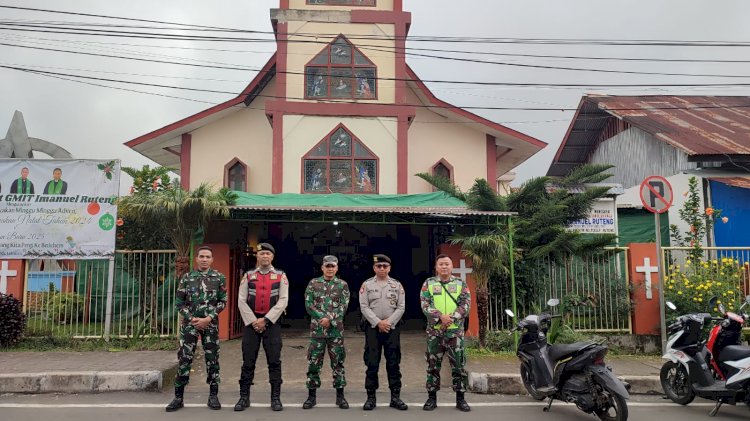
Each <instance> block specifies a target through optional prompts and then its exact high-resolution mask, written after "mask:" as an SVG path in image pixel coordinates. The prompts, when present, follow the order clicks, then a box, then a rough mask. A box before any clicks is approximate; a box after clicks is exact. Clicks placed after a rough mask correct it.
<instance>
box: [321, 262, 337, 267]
mask: <svg viewBox="0 0 750 421" xmlns="http://www.w3.org/2000/svg"><path fill="white" fill-rule="evenodd" d="M323 266H324V267H327V268H335V267H336V264H335V263H327V264H325V265H323Z"/></svg>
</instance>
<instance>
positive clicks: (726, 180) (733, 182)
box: [710, 177, 750, 189]
mask: <svg viewBox="0 0 750 421" xmlns="http://www.w3.org/2000/svg"><path fill="white" fill-rule="evenodd" d="M710 180H711V181H716V182H719V183H723V184H726V185H728V186H734V187H742V188H743V189H750V178H747V177H711V178H710Z"/></svg>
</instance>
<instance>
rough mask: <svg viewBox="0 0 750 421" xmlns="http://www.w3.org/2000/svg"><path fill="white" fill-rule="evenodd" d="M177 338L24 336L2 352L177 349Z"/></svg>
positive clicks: (1, 350) (1, 349)
mask: <svg viewBox="0 0 750 421" xmlns="http://www.w3.org/2000/svg"><path fill="white" fill-rule="evenodd" d="M177 345H178V344H177V340H176V339H173V338H141V339H139V340H137V341H136V340H132V339H111V340H110V341H109V342H106V341H104V340H103V339H72V338H65V337H52V336H24V337H23V338H22V339H21V341H20V342H19V343H17V344H16V345H14V346H12V347H9V348H0V352H3V351H5V352H19V351H20V352H41V351H70V352H92V351H109V352H118V351H176V350H177Z"/></svg>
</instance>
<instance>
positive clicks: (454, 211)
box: [229, 205, 516, 216]
mask: <svg viewBox="0 0 750 421" xmlns="http://www.w3.org/2000/svg"><path fill="white" fill-rule="evenodd" d="M229 208H230V209H244V210H258V211H271V212H274V211H278V212H336V213H344V212H345V213H398V214H413V215H456V216H471V215H486V216H507V215H516V213H515V212H486V211H477V210H471V209H468V208H463V207H439V206H436V207H418V206H414V207H386V206H381V207H337V206H331V207H326V206H268V205H260V206H230V207H229Z"/></svg>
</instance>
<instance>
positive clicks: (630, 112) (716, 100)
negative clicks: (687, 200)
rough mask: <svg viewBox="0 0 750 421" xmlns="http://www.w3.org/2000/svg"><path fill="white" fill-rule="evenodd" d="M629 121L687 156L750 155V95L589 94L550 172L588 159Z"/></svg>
mask: <svg viewBox="0 0 750 421" xmlns="http://www.w3.org/2000/svg"><path fill="white" fill-rule="evenodd" d="M629 126H634V127H638V128H639V129H641V130H643V131H645V132H647V133H650V134H651V135H653V136H654V137H655V138H656V139H659V140H661V141H663V142H666V143H668V144H670V145H672V146H673V147H675V148H678V149H680V150H682V151H684V152H685V153H686V154H687V155H691V156H695V155H724V154H727V155H750V97H747V96H669V95H654V96H609V95H601V96H594V95H591V96H585V97H583V98H582V100H581V103H580V105H579V107H578V110H577V112H576V116H575V118H574V120H573V121H572V122H571V125H570V127H569V128H568V132H567V133H566V135H565V138H564V139H563V142H562V144H561V145H560V149H559V150H558V152H557V155H556V156H555V158H554V160H553V161H552V165H551V166H550V169H549V171H548V173H547V174H548V175H551V176H562V175H565V174H567V173H568V172H569V171H570V170H571V169H573V168H574V167H576V166H578V165H581V164H583V163H585V162H587V161H588V158H589V156H590V155H591V153H592V151H593V150H594V149H595V148H596V145H597V144H598V142H600V141H602V140H605V139H607V138H609V137H612V135H613V134H616V133H617V132H618V131H621V130H624V129H627V127H629Z"/></svg>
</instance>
